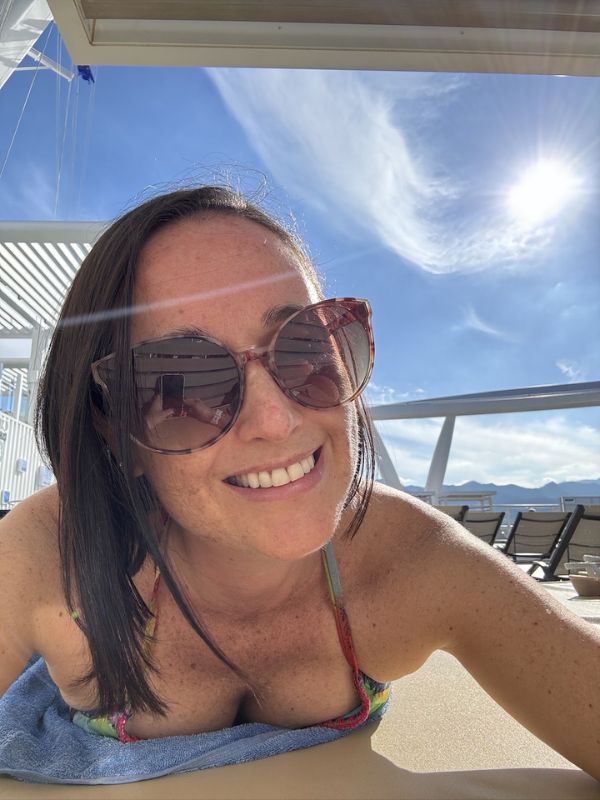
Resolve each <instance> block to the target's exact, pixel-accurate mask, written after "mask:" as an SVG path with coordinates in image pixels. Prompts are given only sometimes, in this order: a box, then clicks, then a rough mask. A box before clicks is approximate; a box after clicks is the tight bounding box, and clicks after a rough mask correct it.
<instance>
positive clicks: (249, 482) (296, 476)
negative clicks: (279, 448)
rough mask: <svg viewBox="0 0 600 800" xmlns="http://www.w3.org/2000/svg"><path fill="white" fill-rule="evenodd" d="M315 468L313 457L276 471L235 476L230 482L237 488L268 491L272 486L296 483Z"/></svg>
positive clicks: (278, 468)
mask: <svg viewBox="0 0 600 800" xmlns="http://www.w3.org/2000/svg"><path fill="white" fill-rule="evenodd" d="M314 466H315V457H314V456H312V455H311V456H307V458H303V459H302V461H296V462H295V463H294V464H290V465H289V466H288V467H277V469H274V470H272V471H271V472H267V471H266V470H263V471H262V472H247V473H245V474H243V475H236V476H235V477H234V478H233V479H231V480H232V481H234V482H235V484H237V486H243V487H244V488H247V489H248V488H249V489H259V488H260V489H269V488H271V487H272V486H285V485H286V484H287V483H291V482H293V481H298V480H300V478H303V477H304V476H305V475H307V474H308V473H309V472H310V471H311V470H312V469H314Z"/></svg>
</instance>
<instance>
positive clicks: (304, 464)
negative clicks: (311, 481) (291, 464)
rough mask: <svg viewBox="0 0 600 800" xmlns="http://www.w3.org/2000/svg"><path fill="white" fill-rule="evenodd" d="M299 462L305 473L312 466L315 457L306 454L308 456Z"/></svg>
mask: <svg viewBox="0 0 600 800" xmlns="http://www.w3.org/2000/svg"><path fill="white" fill-rule="evenodd" d="M301 464H302V469H303V470H304V473H305V474H306V473H307V472H310V471H311V469H312V468H313V467H314V465H315V457H314V456H308V458H303V459H302V461H301Z"/></svg>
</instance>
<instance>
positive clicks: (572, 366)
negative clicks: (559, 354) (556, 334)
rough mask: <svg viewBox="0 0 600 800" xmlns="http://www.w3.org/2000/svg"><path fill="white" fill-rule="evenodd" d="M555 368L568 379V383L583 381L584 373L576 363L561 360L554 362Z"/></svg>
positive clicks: (564, 359)
mask: <svg viewBox="0 0 600 800" xmlns="http://www.w3.org/2000/svg"><path fill="white" fill-rule="evenodd" d="M556 366H557V367H558V369H559V370H560V371H561V372H562V374H563V375H565V376H566V377H567V378H568V379H569V383H576V382H577V381H581V380H585V372H584V370H583V369H582V367H581V365H580V364H579V363H578V362H577V361H569V360H568V359H566V358H561V359H560V360H559V361H557V362H556Z"/></svg>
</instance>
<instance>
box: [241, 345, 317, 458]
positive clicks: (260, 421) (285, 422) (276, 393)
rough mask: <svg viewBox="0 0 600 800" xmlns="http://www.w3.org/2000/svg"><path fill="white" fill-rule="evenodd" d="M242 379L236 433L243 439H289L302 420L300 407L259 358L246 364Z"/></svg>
mask: <svg viewBox="0 0 600 800" xmlns="http://www.w3.org/2000/svg"><path fill="white" fill-rule="evenodd" d="M245 383H246V386H245V391H244V402H243V405H242V408H241V410H240V415H239V417H238V419H237V422H236V426H235V427H236V430H237V433H238V436H240V438H241V439H242V440H244V441H251V440H253V439H267V440H270V441H274V442H283V441H285V440H286V439H288V438H289V437H290V436H291V435H292V433H293V432H294V431H295V430H296V429H297V428H298V427H299V425H301V423H302V411H303V409H302V407H301V406H300V405H299V404H298V403H296V402H295V401H294V400H292V399H291V398H290V397H288V396H287V395H286V394H284V392H283V391H282V390H281V388H280V387H279V386H278V385H277V383H276V382H275V379H274V378H273V376H272V375H271V374H270V372H269V370H268V369H267V367H266V366H265V365H264V364H263V363H262V361H261V360H258V359H257V360H255V361H252V362H251V363H247V364H246V381H245Z"/></svg>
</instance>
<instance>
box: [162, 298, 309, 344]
mask: <svg viewBox="0 0 600 800" xmlns="http://www.w3.org/2000/svg"><path fill="white" fill-rule="evenodd" d="M303 308H304V306H300V305H297V304H296V303H288V304H286V305H283V306H274V307H273V308H270V309H269V310H268V311H265V313H264V314H263V316H262V323H263V325H264V327H265V328H273V327H275V325H279V324H280V323H281V322H283V321H284V320H286V319H287V318H288V317H290V316H291V315H292V314H295V313H296V311H301V310H302V309H303ZM175 336H191V337H201V338H204V337H208V338H209V339H212V338H213V337H212V336H211V334H210V333H208V332H207V331H205V330H203V329H202V328H198V327H197V326H196V325H184V326H183V327H181V328H174V329H173V330H170V331H167V332H166V333H164V334H163V335H162V336H161V337H160V338H161V339H170V338H172V337H175Z"/></svg>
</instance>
